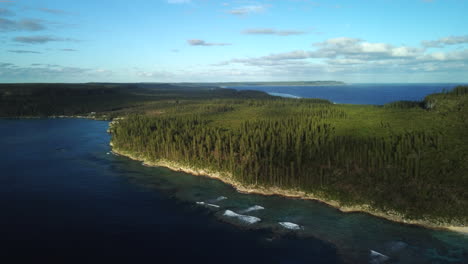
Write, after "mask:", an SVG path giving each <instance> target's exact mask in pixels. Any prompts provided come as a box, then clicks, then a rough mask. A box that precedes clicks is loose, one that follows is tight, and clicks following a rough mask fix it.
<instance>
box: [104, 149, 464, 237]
mask: <svg viewBox="0 0 468 264" xmlns="http://www.w3.org/2000/svg"><path fill="white" fill-rule="evenodd" d="M110 146H111V148H112V152H113V153H114V154H117V155H120V156H124V157H127V158H130V159H132V160H136V161H141V162H142V163H143V165H144V166H149V167H165V168H168V169H170V170H173V171H180V172H184V173H188V174H192V175H195V176H204V177H209V178H212V179H217V180H220V181H222V182H224V183H226V184H229V185H231V186H232V187H234V188H235V189H236V191H238V192H240V193H246V194H259V195H265V196H272V195H279V196H283V197H287V198H297V199H305V200H314V201H318V202H321V203H324V204H326V205H328V206H330V207H333V208H335V209H337V210H339V211H340V212H343V213H366V214H370V215H372V216H375V217H379V218H383V219H386V220H389V221H393V222H397V223H401V224H407V225H417V226H422V227H425V228H430V229H436V230H441V229H443V230H449V231H453V232H457V233H461V234H464V235H468V226H456V225H453V224H443V223H442V224H436V223H433V222H430V221H427V220H408V219H405V218H404V217H403V216H402V215H401V214H399V213H397V212H384V211H381V210H376V209H374V208H372V207H371V206H369V205H366V204H364V205H355V206H343V205H341V204H340V203H339V202H338V201H334V200H327V199H324V198H321V197H319V196H317V195H314V194H312V193H306V192H304V191H299V190H287V189H283V188H278V187H259V186H248V185H244V184H241V183H239V182H238V181H236V180H234V179H232V175H231V174H230V173H226V172H224V173H223V172H217V171H212V170H207V169H198V168H194V167H189V166H185V165H183V164H180V163H177V162H172V161H169V160H159V161H157V162H151V161H148V160H147V159H145V158H144V157H140V156H136V155H135V154H132V153H130V152H127V151H124V150H120V149H118V148H116V147H115V146H114V145H113V144H112V142H110Z"/></svg>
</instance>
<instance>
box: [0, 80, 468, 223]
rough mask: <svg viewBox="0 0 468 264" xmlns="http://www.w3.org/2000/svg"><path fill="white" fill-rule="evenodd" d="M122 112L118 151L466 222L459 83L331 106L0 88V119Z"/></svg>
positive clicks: (265, 98) (123, 91)
mask: <svg viewBox="0 0 468 264" xmlns="http://www.w3.org/2000/svg"><path fill="white" fill-rule="evenodd" d="M91 112H96V114H93V115H91V116H93V117H101V118H108V119H110V118H112V117H116V116H126V118H124V119H122V120H119V122H118V124H117V125H115V126H114V127H113V128H112V143H113V144H114V146H115V147H116V148H118V149H119V150H122V151H125V152H128V153H133V154H135V155H138V156H143V157H145V158H146V159H148V160H150V161H157V160H160V159H165V160H170V161H174V162H177V163H180V164H183V165H188V166H192V167H198V168H207V169H211V170H214V171H220V172H228V173H230V174H232V175H233V177H234V179H235V180H237V181H238V182H240V183H242V184H245V185H251V186H259V187H260V186H261V187H282V188H285V189H294V190H301V191H305V192H309V193H313V194H316V195H318V196H320V197H323V198H324V199H329V200H337V201H339V202H340V203H342V204H343V205H361V204H370V205H371V206H373V207H374V208H376V209H379V210H382V211H397V212H399V213H401V214H403V215H405V216H406V217H407V218H409V219H431V220H432V221H444V222H451V223H455V224H457V223H458V224H460V223H462V224H467V223H468V192H467V191H466V187H467V186H468V173H467V171H468V143H467V142H468V141H467V138H468V87H467V86H459V87H456V88H454V89H453V90H451V91H444V92H442V93H439V94H432V95H429V96H427V97H426V98H425V100H424V101H422V102H410V101H399V102H394V103H390V104H386V105H384V106H371V105H335V104H331V103H330V102H329V101H327V100H321V99H286V98H279V97H273V96H269V95H267V94H265V93H262V92H256V91H235V90H232V89H221V88H216V87H212V86H200V85H185V86H183V85H180V84H178V85H171V84H145V83H142V84H107V83H90V84H11V85H10V84H3V85H0V117H29V116H56V115H68V116H70V115H89V113H91Z"/></svg>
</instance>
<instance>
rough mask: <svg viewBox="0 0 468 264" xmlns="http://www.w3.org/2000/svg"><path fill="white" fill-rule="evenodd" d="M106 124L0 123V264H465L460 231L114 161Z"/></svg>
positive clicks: (467, 250) (467, 257)
mask: <svg viewBox="0 0 468 264" xmlns="http://www.w3.org/2000/svg"><path fill="white" fill-rule="evenodd" d="M107 127H108V122H105V121H93V120H84V119H30V120H25V119H23V120H5V119H4V120H0V149H1V150H2V151H1V152H0V171H1V173H0V208H1V217H0V234H1V235H0V257H1V259H3V260H8V259H10V260H13V261H10V262H5V263H54V262H60V263H98V262H99V263H168V262H170V263H237V264H238V263H468V236H467V235H463V234H459V233H455V232H449V231H441V230H430V229H426V228H422V227H417V226H410V225H404V224H399V223H394V222H390V221H387V220H384V219H380V218H377V217H373V216H370V215H367V214H363V213H341V212H339V211H338V210H336V209H334V208H331V207H329V206H327V205H325V204H323V203H320V202H316V201H305V200H300V199H292V198H284V197H280V196H262V195H254V194H241V193H238V192H236V190H235V189H233V188H232V187H231V186H229V185H226V184H224V183H222V182H220V181H217V180H214V179H210V178H206V177H200V176H193V175H189V174H186V173H182V172H174V171H171V170H169V169H166V168H152V167H145V166H143V165H142V164H141V162H138V161H134V160H130V159H128V158H126V157H122V156H116V155H113V154H112V153H111V149H110V147H109V140H110V136H109V134H107V133H106V129H107Z"/></svg>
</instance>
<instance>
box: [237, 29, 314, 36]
mask: <svg viewBox="0 0 468 264" xmlns="http://www.w3.org/2000/svg"><path fill="white" fill-rule="evenodd" d="M242 33H243V34H247V35H277V36H291V35H302V34H305V33H306V32H304V31H299V30H276V29H273V28H251V29H246V30H244V31H242Z"/></svg>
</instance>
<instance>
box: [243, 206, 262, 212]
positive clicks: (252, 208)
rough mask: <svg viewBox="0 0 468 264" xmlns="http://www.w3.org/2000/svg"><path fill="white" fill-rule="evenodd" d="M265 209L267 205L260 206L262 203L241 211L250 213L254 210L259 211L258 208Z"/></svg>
mask: <svg viewBox="0 0 468 264" xmlns="http://www.w3.org/2000/svg"><path fill="white" fill-rule="evenodd" d="M263 209H265V207H263V206H260V205H254V206H251V207H249V208H247V209H245V210H242V211H240V212H241V213H243V214H245V213H248V212H252V211H258V210H263Z"/></svg>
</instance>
